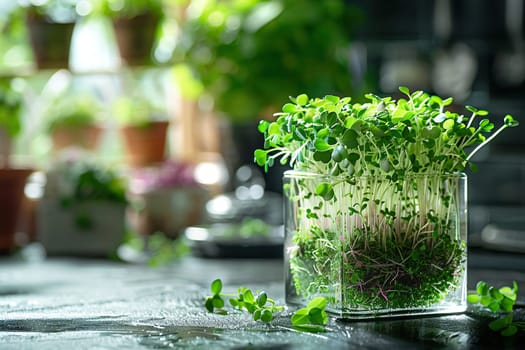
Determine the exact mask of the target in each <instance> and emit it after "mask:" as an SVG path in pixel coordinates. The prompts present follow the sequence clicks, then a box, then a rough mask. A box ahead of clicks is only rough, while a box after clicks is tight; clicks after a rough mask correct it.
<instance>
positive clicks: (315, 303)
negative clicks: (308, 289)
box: [306, 297, 326, 309]
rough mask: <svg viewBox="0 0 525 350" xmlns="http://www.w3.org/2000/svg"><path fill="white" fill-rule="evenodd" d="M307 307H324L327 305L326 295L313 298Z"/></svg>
mask: <svg viewBox="0 0 525 350" xmlns="http://www.w3.org/2000/svg"><path fill="white" fill-rule="evenodd" d="M306 307H307V308H309V309H313V308H318V309H324V308H325V307H326V299H325V298H324V297H315V298H313V299H312V300H310V302H309V303H308V305H307V306H306Z"/></svg>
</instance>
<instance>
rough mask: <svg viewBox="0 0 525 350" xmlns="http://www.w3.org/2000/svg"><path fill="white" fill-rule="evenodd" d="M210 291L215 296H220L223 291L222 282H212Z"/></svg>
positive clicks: (218, 280)
mask: <svg viewBox="0 0 525 350" xmlns="http://www.w3.org/2000/svg"><path fill="white" fill-rule="evenodd" d="M210 289H211V292H212V293H213V294H214V295H218V294H220V293H221V291H222V281H221V280H220V279H216V280H214V281H213V282H211V287H210Z"/></svg>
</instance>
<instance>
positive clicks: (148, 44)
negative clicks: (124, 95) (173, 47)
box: [93, 0, 164, 66]
mask: <svg viewBox="0 0 525 350" xmlns="http://www.w3.org/2000/svg"><path fill="white" fill-rule="evenodd" d="M93 3H94V12H95V13H99V14H102V15H104V16H107V17H109V18H111V20H112V24H113V29H114V32H115V37H116V43H117V46H118V49H119V53H120V57H121V58H122V60H123V61H124V63H126V64H127V65H129V66H137V65H138V66H141V65H148V64H151V63H152V62H153V60H152V58H153V47H154V44H155V40H156V36H157V31H158V27H159V25H160V23H161V21H162V19H163V16H164V15H163V0H94V1H93Z"/></svg>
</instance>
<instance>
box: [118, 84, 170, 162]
mask: <svg viewBox="0 0 525 350" xmlns="http://www.w3.org/2000/svg"><path fill="white" fill-rule="evenodd" d="M113 114H114V116H115V118H116V120H117V122H118V123H119V124H120V133H121V135H122V138H123V141H124V151H125V155H124V157H125V161H126V162H127V163H128V164H129V165H130V166H132V167H142V166H148V165H154V164H158V163H161V162H163V161H164V160H165V159H166V148H167V147H166V144H167V130H168V126H169V122H168V121H167V120H166V117H165V113H164V112H163V111H162V110H160V109H159V108H157V107H156V106H154V105H153V104H152V102H150V101H149V100H148V99H147V98H146V97H145V96H142V95H138V94H134V95H129V96H121V97H119V98H117V99H116V100H115V101H114V103H113Z"/></svg>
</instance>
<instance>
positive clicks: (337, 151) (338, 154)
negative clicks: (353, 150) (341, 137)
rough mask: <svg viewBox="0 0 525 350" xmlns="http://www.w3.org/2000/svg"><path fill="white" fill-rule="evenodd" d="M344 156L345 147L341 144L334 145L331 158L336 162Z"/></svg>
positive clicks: (345, 155)
mask: <svg viewBox="0 0 525 350" xmlns="http://www.w3.org/2000/svg"><path fill="white" fill-rule="evenodd" d="M346 157H347V152H346V148H345V147H344V146H342V145H338V146H336V147H335V148H334V150H333V151H332V159H333V160H334V161H335V162H337V163H339V162H340V161H342V160H343V159H346Z"/></svg>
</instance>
